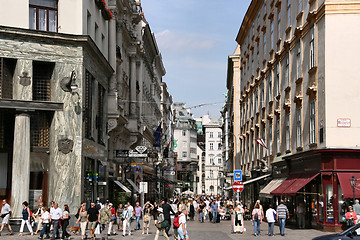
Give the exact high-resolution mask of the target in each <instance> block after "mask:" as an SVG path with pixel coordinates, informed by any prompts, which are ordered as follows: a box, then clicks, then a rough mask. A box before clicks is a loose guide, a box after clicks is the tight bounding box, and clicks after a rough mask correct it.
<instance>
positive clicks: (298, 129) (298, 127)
mask: <svg viewBox="0 0 360 240" xmlns="http://www.w3.org/2000/svg"><path fill="white" fill-rule="evenodd" d="M301 146H302V139H301V107H300V108H298V109H296V147H301Z"/></svg>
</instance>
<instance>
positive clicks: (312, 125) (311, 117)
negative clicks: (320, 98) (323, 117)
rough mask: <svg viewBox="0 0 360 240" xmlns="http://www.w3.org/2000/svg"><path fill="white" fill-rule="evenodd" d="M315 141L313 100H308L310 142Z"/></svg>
mask: <svg viewBox="0 0 360 240" xmlns="http://www.w3.org/2000/svg"><path fill="white" fill-rule="evenodd" d="M312 143H316V113H315V100H313V101H311V102H310V144H312Z"/></svg>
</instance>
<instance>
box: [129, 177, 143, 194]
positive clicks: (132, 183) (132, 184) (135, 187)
mask: <svg viewBox="0 0 360 240" xmlns="http://www.w3.org/2000/svg"><path fill="white" fill-rule="evenodd" d="M126 180H127V181H128V182H129V183H130V185H131V186H132V187H133V188H134V190H135V191H137V192H138V193H140V188H139V187H138V186H136V184H135V183H134V182H133V181H132V180H131V179H128V178H127V179H126Z"/></svg>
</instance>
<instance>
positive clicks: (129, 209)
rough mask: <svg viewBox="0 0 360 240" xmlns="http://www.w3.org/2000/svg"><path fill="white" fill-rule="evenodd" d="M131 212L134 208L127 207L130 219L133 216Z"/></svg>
mask: <svg viewBox="0 0 360 240" xmlns="http://www.w3.org/2000/svg"><path fill="white" fill-rule="evenodd" d="M133 211H134V208H133V206H131V205H130V206H128V212H129V215H130V218H131V217H132V216H133Z"/></svg>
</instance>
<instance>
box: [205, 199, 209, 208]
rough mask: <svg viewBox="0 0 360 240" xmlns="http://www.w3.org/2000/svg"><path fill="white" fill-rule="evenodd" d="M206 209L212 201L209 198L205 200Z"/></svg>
mask: <svg viewBox="0 0 360 240" xmlns="http://www.w3.org/2000/svg"><path fill="white" fill-rule="evenodd" d="M205 204H206V209H209V205H210V202H209V201H208V200H205Z"/></svg>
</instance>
